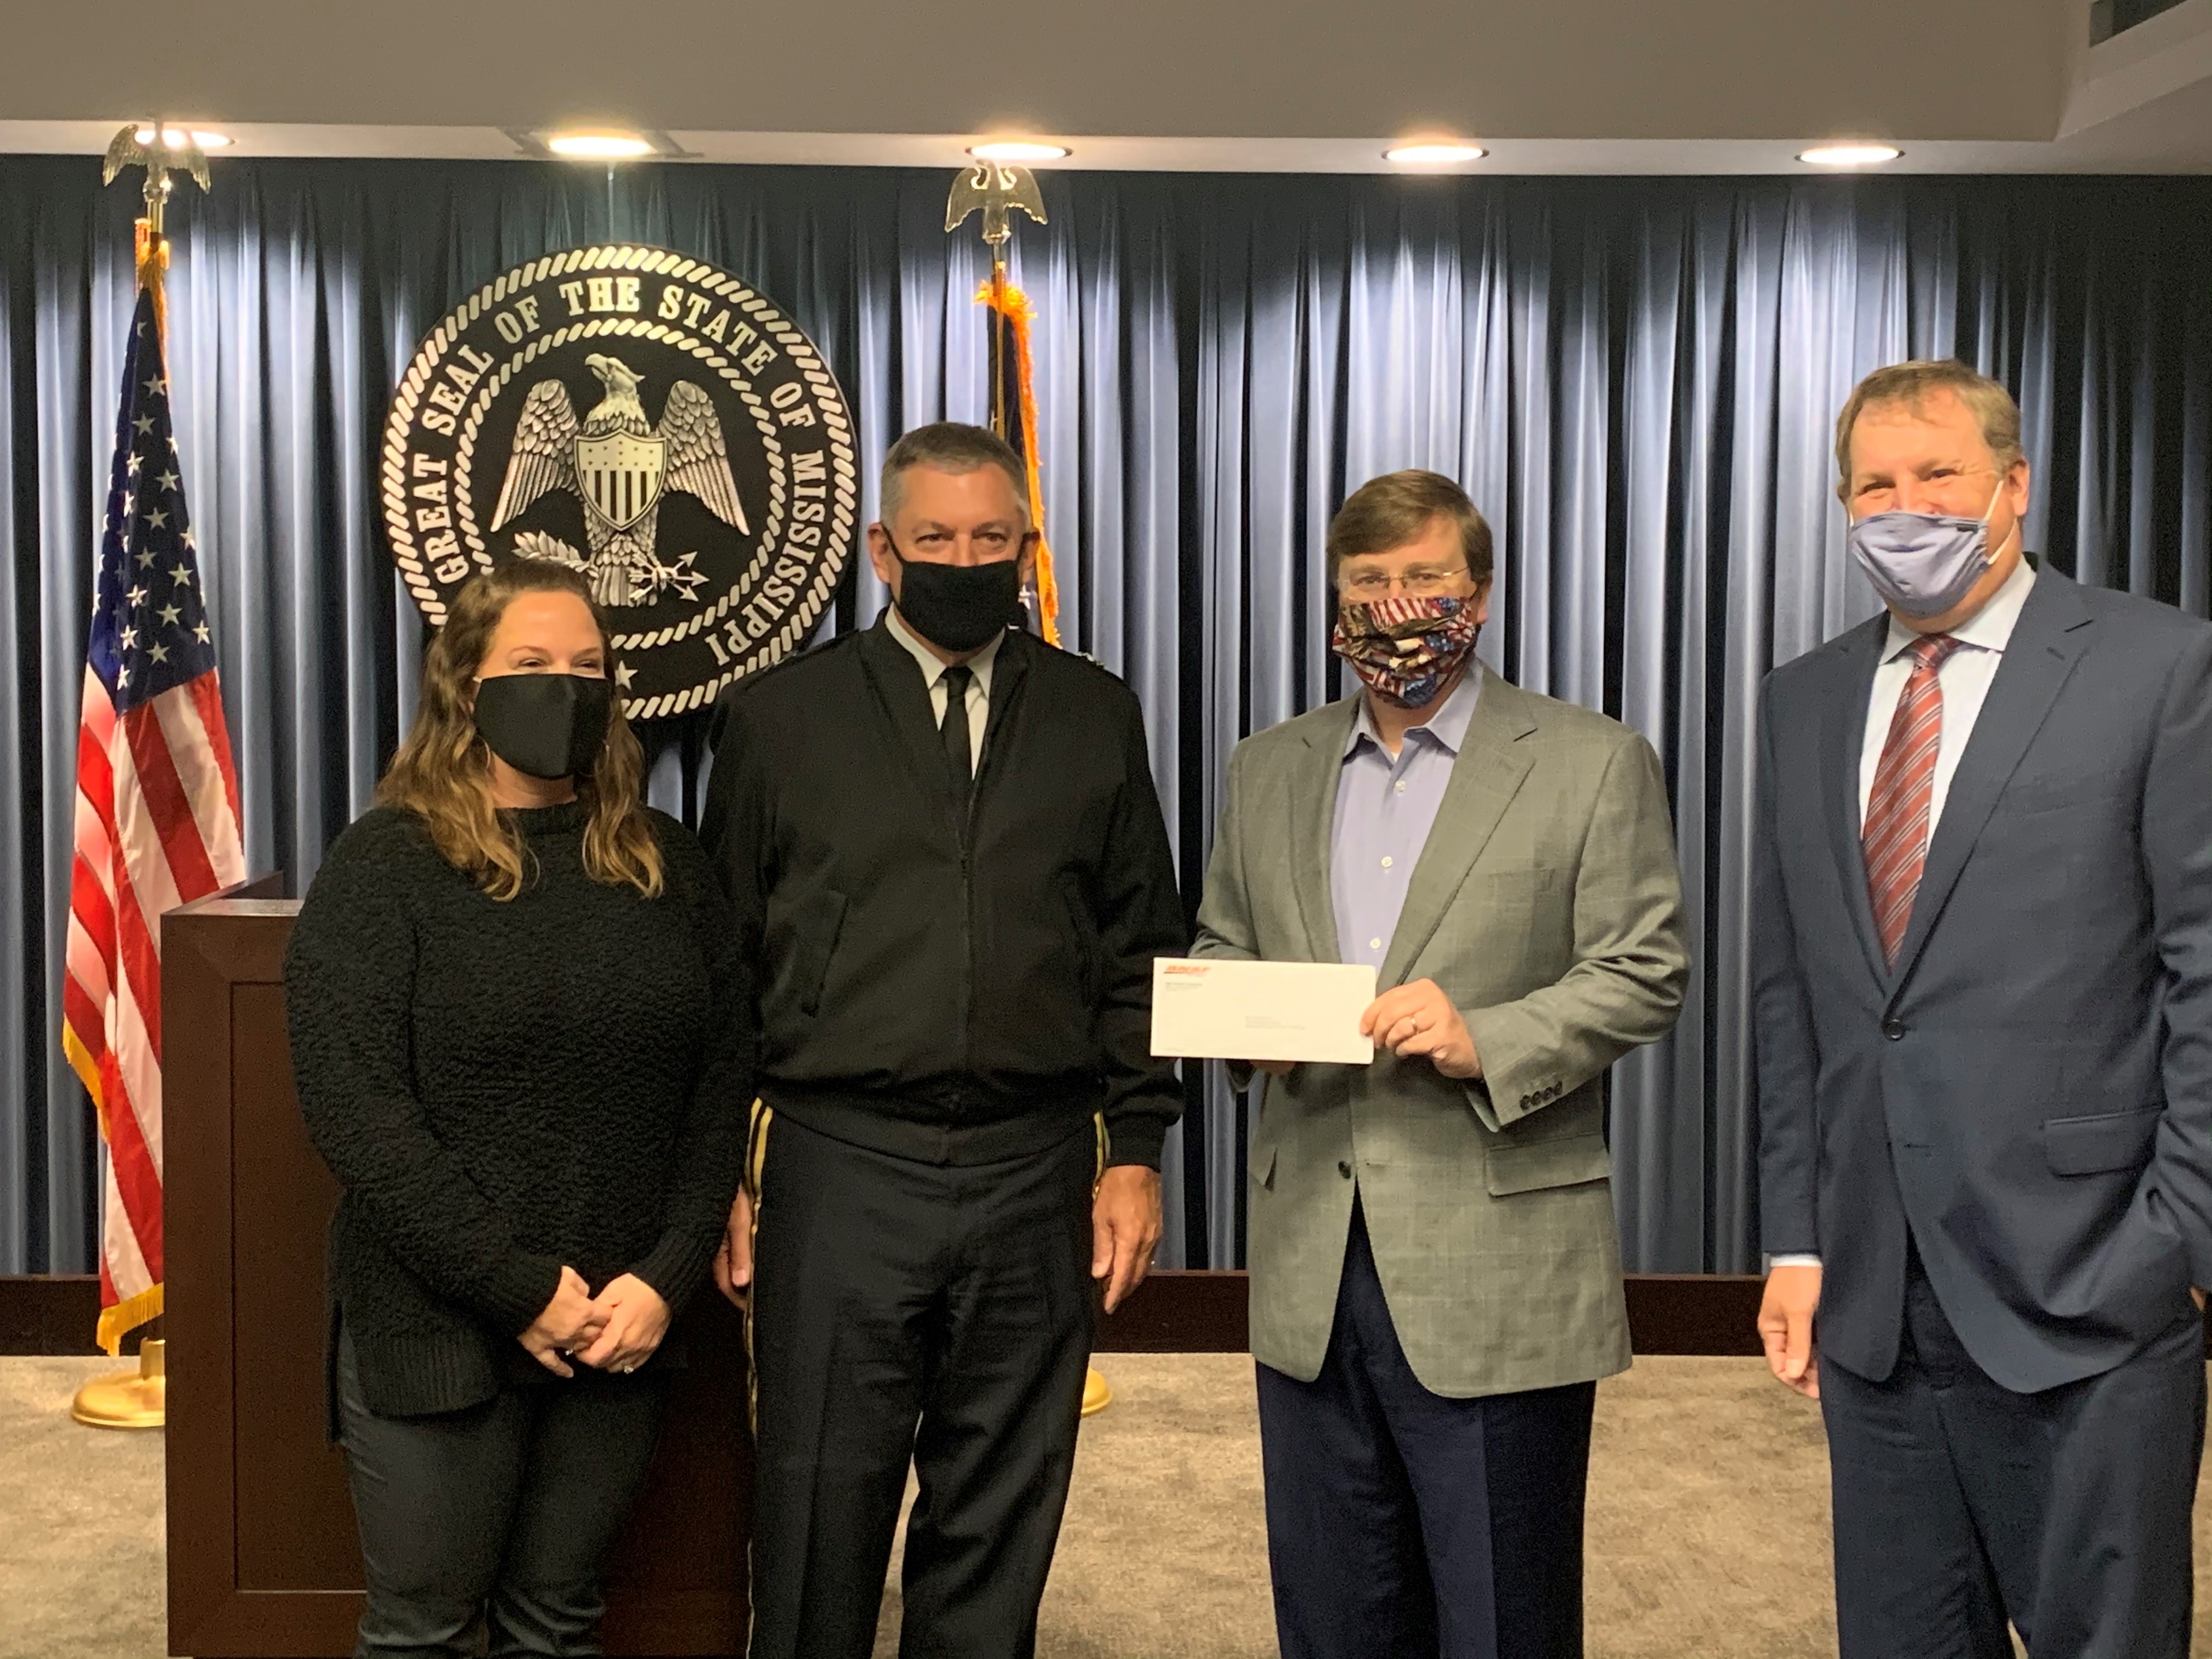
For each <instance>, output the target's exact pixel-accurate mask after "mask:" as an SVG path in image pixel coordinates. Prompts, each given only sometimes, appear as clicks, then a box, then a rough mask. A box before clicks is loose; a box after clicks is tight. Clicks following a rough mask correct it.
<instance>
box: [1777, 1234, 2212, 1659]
mask: <svg viewBox="0 0 2212 1659" xmlns="http://www.w3.org/2000/svg"><path fill="white" fill-rule="evenodd" d="M1820 1410H1821V1415H1822V1416H1823V1418H1824V1419H1826V1423H1827V1429H1828V1459H1829V1466H1830V1474H1831V1479H1832V1486H1833V1491H1834V1494H1835V1541H1836V1620H1837V1625H1838V1633H1839V1635H1840V1637H1841V1638H1842V1639H1841V1648H1842V1659H2011V1655H2012V1644H2011V1641H2010V1639H2009V1638H2008V1637H2007V1635H2006V1634H2005V1624H2006V1621H2007V1620H2010V1621H2011V1622H2012V1623H2013V1624H2014V1625H2015V1626H2017V1627H2018V1629H2019V1631H2020V1634H2021V1640H2022V1641H2023V1642H2025V1643H2026V1644H2027V1649H2028V1651H2029V1653H2031V1654H2032V1655H2033V1656H2034V1659H2187V1655H2188V1653H2189V1624H2190V1607H2191V1583H2190V1553H2191V1529H2190V1510H2191V1505H2192V1504H2193V1503H2194V1501H2195V1499H2196V1495H2197V1464H2198V1462H2199V1461H2200V1459H2201V1457H2202V1455H2203V1448H2204V1330H2203V1322H2201V1321H2200V1320H2198V1319H2197V1318H2196V1317H2195V1316H2193V1315H2192V1316H2185V1317H2183V1318H2181V1319H2179V1320H2177V1321H2176V1322H2175V1323H2174V1325H2173V1326H2172V1328H2171V1329H2169V1330H2168V1331H2166V1333H2165V1334H2162V1335H2161V1336H2160V1337H2159V1338H2158V1340H2155V1341H2154V1342H2153V1343H2152V1344H2151V1345H2150V1346H2148V1347H2147V1348H2145V1349H2144V1350H2143V1351H2142V1352H2140V1353H2138V1354H2137V1355H2136V1356H2135V1358H2132V1359H2130V1360H2128V1361H2127V1362H2126V1363H2125V1364H2121V1365H2118V1366H2116V1367H2115V1368H2114V1369H2112V1370H2109V1371H2106V1372H2104V1373H2102V1374H2101V1375H2100V1376H2092V1377H2087V1378H2084V1379H2083V1380H2082V1381H2081V1382H2079V1383H2068V1384H2066V1385H2065V1386H2063V1387H2062V1388H2057V1389H2046V1390H2045V1391H2044V1392H2043V1393H2041V1394H2014V1393H2012V1392H2010V1391H2009V1390H2008V1389H2004V1388H2002V1387H2001V1386H1999V1385H1998V1384H1997V1383H1996V1382H1994V1381H1993V1380H1991V1378H1990V1376H1988V1374H1987V1373H1986V1372H1984V1370H1982V1368H1981V1367H1980V1366H1978V1365H1977V1364H1975V1363H1974V1361H1973V1359H1972V1356H1971V1355H1969V1354H1968V1353H1967V1352H1966V1348H1965V1346H1963V1345H1962V1344H1961V1343H1960V1340H1959V1338H1958V1334H1957V1333H1956V1332H1954V1330H1953V1329H1952V1328H1951V1322H1950V1321H1949V1319H1948V1318H1947V1317H1945V1316H1944V1313H1943V1310H1942V1306H1941V1305H1940V1304H1938V1303H1937V1302H1936V1292H1935V1290H1934V1288H1933V1287H1932V1286H1931V1285H1929V1282H1928V1278H1927V1275H1926V1274H1925V1273H1923V1271H1922V1269H1921V1267H1920V1261H1919V1257H1918V1255H1917V1253H1916V1254H1915V1255H1913V1256H1912V1258H1911V1261H1910V1264H1909V1266H1908V1268H1907V1272H1906V1278H1905V1337H1904V1342H1903V1346H1902V1348H1901V1350H1900V1352H1899V1355H1898V1361H1897V1368H1896V1370H1893V1371H1892V1372H1891V1373H1890V1375H1889V1376H1888V1377H1887V1378H1886V1379H1885V1380H1884V1381H1882V1382H1880V1383H1875V1382H1870V1381H1869V1380H1868V1379H1867V1378H1865V1377H1863V1376H1856V1375H1854V1374H1853V1373H1852V1372H1850V1371H1848V1370H1844V1368H1843V1367H1842V1366H1840V1365H1838V1364H1833V1363H1832V1362H1831V1361H1829V1360H1827V1359H1826V1358H1823V1359H1822V1360H1821V1362H1820Z"/></svg>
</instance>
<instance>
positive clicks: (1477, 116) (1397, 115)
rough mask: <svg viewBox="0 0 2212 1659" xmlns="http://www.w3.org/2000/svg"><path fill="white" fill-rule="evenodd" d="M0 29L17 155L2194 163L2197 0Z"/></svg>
mask: <svg viewBox="0 0 2212 1659" xmlns="http://www.w3.org/2000/svg"><path fill="white" fill-rule="evenodd" d="M14 11H15V15H11V16H10V17H9V21H8V28H7V33H8V50H7V51H6V52H5V53H4V55H0V150H13V151H17V152H24V151H63V152H92V151H97V150H99V149H103V148H104V147H105V145H106V141H107V138H108V137H110V136H111V135H112V132H113V131H114V130H115V128H116V126H117V125H118V124H119V123H120V122H122V121H124V120H126V119H129V118H131V117H132V116H133V115H134V114H152V113H155V112H160V113H161V114H164V115H166V116H169V117H172V118H180V119H184V120H187V121H191V122H195V123H197V124H200V125H210V126H216V127H219V128H220V129H222V131H226V132H228V133H230V134H232V135H233V136H234V137H235V138H236V139H237V141H238V143H237V144H236V146H235V148H234V149H233V150H231V151H229V152H228V154H234V155H414V156H452V157H471V156H478V157H519V156H520V155H521V154H522V151H521V150H520V149H519V148H518V146H517V144H516V143H515V142H514V140H513V138H511V137H508V136H507V132H506V131H503V130H504V129H509V128H513V129H523V130H531V131H547V130H550V129H553V128H555V127H558V126H563V125H580V124H585V123H598V124H606V125H619V126H624V127H630V128H635V129H643V130H658V131H665V132H666V133H667V134H668V135H669V136H670V137H671V138H672V139H673V140H674V141H675V142H676V143H678V145H679V146H681V148H682V149H684V151H686V152H688V153H690V154H692V155H697V156H699V157H701V158H702V159H706V160H711V161H784V162H810V163H829V164H845V165H860V166H946V167H950V166H954V165H957V163H958V162H959V161H960V160H961V159H962V155H963V150H964V149H965V146H966V145H967V144H968V143H970V142H972V141H973V139H974V137H975V136H976V135H978V134H981V133H988V132H1000V131H1024V132H1033V133H1038V134H1042V135H1048V136H1052V137H1058V138H1060V139H1061V140H1062V141H1064V142H1066V143H1068V144H1070V145H1071V147H1072V148H1073V151H1074V154H1073V156H1072V157H1071V158H1070V160H1069V161H1068V162H1067V163H1066V164H1065V165H1069V166H1073V167H1111V168H1130V169H1146V170H1151V169H1163V170H1218V171H1269V172H1277V171H1281V172H1307V171H1312V172H1375V171H1383V170H1385V169H1386V164H1385V163H1384V162H1383V161H1382V159H1381V150H1382V149H1383V146H1384V144H1385V143H1388V142H1389V141H1390V140H1391V139H1393V138H1395V137H1403V136H1407V135H1410V134H1416V133H1430V132H1437V133H1456V134H1461V135H1465V136H1468V137H1474V138H1477V139H1479V140H1480V141H1481V142H1482V143H1486V145H1488V146H1489V148H1490V150H1491V155H1490V156H1489V158H1488V159H1486V161H1482V162H1480V163H1478V164H1475V167H1476V170H1480V171H1481V172H1485V173H1771V172H1790V171H1796V170H1798V169H1797V164H1796V161H1794V159H1793V158H1794V156H1795V155H1796V151H1797V150H1798V149H1802V148H1803V147H1804V146H1805V144H1806V143H1808V142H1810V141H1813V140H1815V139H1819V138H1822V137H1840V136H1863V137H1884V138H1887V139H1890V140H1892V141H1893V142H1895V143H1899V144H1901V145H1903V146H1904V147H1905V150H1906V155H1905V160H1904V161H1903V162H1902V163H1900V164H1899V168H1900V169H1901V170H1905V171H1917V172H1942V173H1954V172H2007V173H2009V172H2107V173H2112V172H2163V173H2172V172H2183V173H2197V172H2212V0H2185V3H2183V4H2182V5H2180V6H2179V7H2177V8H2176V9H2174V10H2172V11H2171V12H2168V13H2166V14H2165V15H2162V16H2160V17H2159V18H2157V19H2154V20H2153V21H2151V22H2150V23H2148V24H2145V25H2143V26H2142V27H2140V28H2137V29H2135V30H2132V31H2130V32H2129V33H2126V34H2124V35H2122V36H2120V37H2118V39H2116V40H2112V41H2110V42H2107V43H2106V44H2105V45H2104V46H2099V47H2095V48H2089V47H2088V46H2087V11H2088V7H2087V0H1533V3H1531V0H1513V3H1510V4H1505V3H1499V0H1366V3H1356V4H1346V3H1342V0H1339V3H1337V4H1334V5H1327V6H1317V5H1314V4H1312V3H1310V0H1308V3H1304V4H1297V5H1283V4H1280V3H1269V0H1114V3H1111V4H1097V3H1090V4H1082V5H1058V6H1048V7H1044V8H1040V9H1036V10H1034V11H1031V12H1030V13H1026V14H1007V13H1003V12H994V10H993V9H987V8H960V9H952V8H950V7H941V8H936V9H929V8H924V7H921V6H916V5H914V4H912V3H910V0H905V3H902V0H807V3H805V4H803V5H799V6H791V5H780V6H777V7H775V8H763V7H758V6H753V5H736V6H733V5H730V4H728V3H726V0H723V3H717V0H623V4H621V5H620V6H619V7H611V6H608V5H605V4H604V3H599V0H592V3H585V0H533V3H532V4H530V5H527V6H525V5H521V4H519V3H515V0H383V3H380V4H378V5H375V6H352V7H343V8H338V7H324V6H319V5H314V4H301V3H299V0H199V3H197V4H196V5H195V6H193V7H192V8H191V9H189V10H185V11H182V12H174V13H167V14H163V15H164V16H166V17H167V18H169V19H172V20H173V21H169V22H165V23H164V24H163V25H162V26H161V27H159V28H158V29H157V30H154V31H149V33H148V35H147V36H145V37H144V39H145V41H146V44H145V46H143V48H141V49H136V50H133V51H132V52H129V53H126V54H118V52H117V51H116V49H115V44H114V35H113V30H112V17H111V16H110V15H108V14H107V13H106V12H105V11H103V10H101V9H99V8H96V7H91V6H85V5H76V6H40V7H37V8H35V9H32V8H28V7H20V8H15V9H14ZM1000 17H1011V18H1012V21H1007V22H1005V23H1000V22H999V21H995V20H996V19H998V18H1000Z"/></svg>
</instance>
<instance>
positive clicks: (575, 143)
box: [545, 132, 653, 161]
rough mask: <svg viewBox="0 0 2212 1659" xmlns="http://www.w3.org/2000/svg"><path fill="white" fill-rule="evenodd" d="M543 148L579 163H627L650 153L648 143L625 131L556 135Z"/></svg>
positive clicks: (557, 133) (650, 147)
mask: <svg viewBox="0 0 2212 1659" xmlns="http://www.w3.org/2000/svg"><path fill="white" fill-rule="evenodd" d="M545 148H546V149H550V150H551V151H552V152H553V153H554V154H555V155H566V156H568V157H569V158H570V159H571V160H574V161H632V160H635V158H636V157H638V156H640V155H652V154H653V146H652V145H651V144H649V143H647V142H646V141H645V140H644V139H642V138H641V137H637V135H636V134H635V133H629V132H556V133H555V134H554V135H553V136H552V137H550V138H548V139H547V140H546V141H545Z"/></svg>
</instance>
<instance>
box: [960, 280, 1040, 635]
mask: <svg viewBox="0 0 2212 1659" xmlns="http://www.w3.org/2000/svg"><path fill="white" fill-rule="evenodd" d="M975 300H976V303H977V304H979V305H985V306H988V307H990V308H991V309H992V310H993V311H995V312H996V313H999V315H1000V316H1001V317H1004V318H1005V319H1006V331H1007V332H1008V333H1010V334H1012V336H1013V339H1014V375H1015V379H1016V380H1017V382H1018V384H1019V386H1020V387H1021V422H1022V471H1024V473H1025V474H1027V475H1028V479H1029V490H1030V524H1031V525H1032V526H1035V528H1036V534H1037V544H1036V586H1037V621H1038V624H1039V625H1040V626H1041V627H1042V629H1044V638H1045V643H1046V644H1048V645H1058V644H1059V643H1060V584H1059V582H1057V581H1056V580H1054V578H1053V574H1052V549H1051V547H1050V546H1049V545H1048V544H1047V543H1046V541H1045V536H1044V490H1043V488H1042V485H1041V484H1040V483H1038V477H1037V435H1036V434H1037V418H1036V379H1035V375H1034V373H1033V370H1032V362H1031V358H1030V322H1031V321H1032V320H1033V319H1035V317H1036V311H1035V309H1034V308H1033V307H1031V306H1030V300H1029V295H1026V294H1024V293H1023V292H1022V291H1021V289H1018V288H1016V287H1015V286H1014V285H1013V284H1012V283H1009V282H1008V281H1007V280H1006V267H1005V266H1004V265H1000V266H999V267H998V268H997V269H996V270H994V272H993V273H992V276H991V280H990V281H988V282H987V283H984V284H983V285H982V287H981V288H980V289H977V290H976V293H975Z"/></svg>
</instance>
